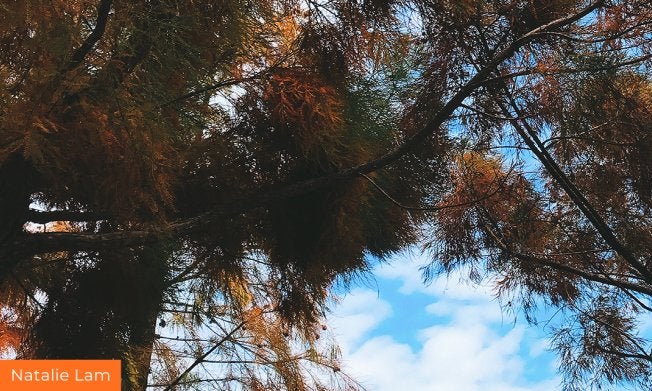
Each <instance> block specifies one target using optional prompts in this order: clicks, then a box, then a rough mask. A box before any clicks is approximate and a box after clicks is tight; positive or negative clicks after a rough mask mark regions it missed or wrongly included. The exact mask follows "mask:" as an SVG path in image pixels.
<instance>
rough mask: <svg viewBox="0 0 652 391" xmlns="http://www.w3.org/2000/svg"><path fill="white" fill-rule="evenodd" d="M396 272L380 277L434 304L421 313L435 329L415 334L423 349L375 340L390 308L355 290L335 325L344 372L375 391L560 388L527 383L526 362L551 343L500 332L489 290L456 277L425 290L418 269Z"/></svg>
mask: <svg viewBox="0 0 652 391" xmlns="http://www.w3.org/2000/svg"><path fill="white" fill-rule="evenodd" d="M401 263H402V264H401ZM392 265H394V266H392ZM392 265H383V266H381V267H379V268H378V269H377V271H376V275H377V276H378V277H379V278H382V279H390V280H398V281H400V282H401V288H400V289H399V292H400V293H401V294H402V295H405V296H406V297H409V295H411V294H414V293H423V294H427V295H429V296H431V297H433V303H431V304H429V305H427V306H426V307H425V308H424V309H423V311H424V317H427V316H428V315H434V317H429V319H433V318H434V319H435V320H433V323H432V325H431V326H430V327H426V328H422V329H420V330H417V329H415V330H413V335H414V336H417V337H418V341H420V343H421V345H420V346H410V345H409V344H407V343H402V342H399V341H397V340H396V339H395V338H394V337H393V336H392V335H375V334H374V332H373V331H374V329H376V328H377V327H378V326H379V325H380V324H381V323H382V322H383V321H384V320H385V319H387V318H388V317H390V316H391V303H389V302H387V301H385V300H381V299H379V298H378V293H377V292H375V291H372V290H368V289H356V290H354V291H353V292H352V294H350V295H347V296H345V297H344V298H343V300H342V302H341V304H340V306H338V307H337V308H335V311H334V313H333V314H332V315H331V316H330V317H329V322H330V323H331V325H332V328H333V330H334V332H335V334H336V336H337V338H338V340H339V341H341V342H342V343H341V345H342V352H343V360H344V369H345V370H346V371H347V372H348V373H349V374H351V375H353V376H354V377H355V378H356V379H358V380H359V381H361V382H362V383H363V384H364V385H365V386H366V387H367V388H368V389H369V390H370V391H396V390H410V391H458V390H459V391H526V390H527V391H532V390H534V391H536V390H541V391H544V390H551V389H557V388H558V385H559V379H557V378H551V379H548V380H545V381H542V382H537V383H532V382H529V381H528V380H527V379H526V378H525V365H526V360H527V359H528V358H529V357H534V356H538V355H540V354H541V353H542V352H543V350H544V342H545V339H544V340H541V339H534V338H531V337H529V335H528V330H527V328H526V327H525V326H524V325H520V324H519V325H516V326H514V327H511V328H505V327H502V328H501V327H500V326H505V325H509V321H508V322H505V321H504V320H503V317H502V313H501V310H500V307H499V305H498V303H497V302H496V301H495V300H494V299H493V298H492V296H491V295H490V291H491V289H490V288H489V287H487V286H483V287H478V288H475V287H473V286H470V285H463V284H458V283H457V281H456V280H455V279H454V278H455V277H453V279H448V280H447V279H446V278H445V277H442V278H438V279H436V280H435V281H433V283H432V284H431V285H429V286H424V284H423V282H422V280H421V275H420V272H419V271H418V269H417V267H416V266H415V265H414V264H412V265H406V264H405V263H404V262H400V261H398V262H393V263H392ZM409 266H412V267H409ZM404 327H407V328H409V327H410V325H409V324H405V325H404ZM505 330H507V331H505ZM376 334H377V333H376ZM545 371H546V372H547V371H548V368H545Z"/></svg>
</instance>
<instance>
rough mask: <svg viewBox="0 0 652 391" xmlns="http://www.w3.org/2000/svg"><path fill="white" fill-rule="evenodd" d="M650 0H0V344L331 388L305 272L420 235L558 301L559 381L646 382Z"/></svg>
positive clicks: (152, 380)
mask: <svg viewBox="0 0 652 391" xmlns="http://www.w3.org/2000/svg"><path fill="white" fill-rule="evenodd" d="M650 9H652V7H650V4H649V1H645V0H610V1H595V2H592V1H583V0H582V1H579V0H578V1H538V0H492V1H479V0H463V1H448V0H413V1H408V0H394V1H377V0H334V1H328V2H323V1H300V0H278V1H277V0H264V1H244V0H230V1H221V2H215V1H207V0H192V1H191V0H149V1H142V2H129V1H123V0H94V1H90V0H75V1H55V2H43V1H39V0H29V1H23V2H13V3H6V4H2V5H0V304H1V305H2V309H1V310H0V353H2V354H8V355H11V354H14V355H17V356H19V357H23V358H98V357H106V358H120V359H122V360H123V362H124V363H125V365H124V366H123V369H124V372H125V373H124V378H125V379H127V380H128V383H129V384H130V388H131V389H133V390H143V389H145V388H147V387H153V388H157V389H165V390H168V389H206V388H210V387H213V388H215V389H250V390H263V389H287V390H326V389H356V388H358V386H359V385H357V384H356V383H355V382H354V381H353V380H352V379H350V378H348V377H347V376H346V375H343V374H342V372H341V371H340V364H339V357H338V353H337V349H336V348H334V347H333V344H332V341H330V340H329V338H328V327H327V326H326V325H325V324H323V321H324V320H323V316H324V312H325V309H326V305H327V304H328V302H329V300H330V289H331V287H332V286H333V284H334V283H337V282H338V281H347V280H348V279H350V278H353V277H355V276H356V275H359V274H360V273H362V272H364V271H366V270H367V269H368V268H369V264H368V263H369V259H371V258H373V257H375V258H385V257H386V256H388V255H389V254H392V253H394V252H397V251H399V250H401V249H403V248H405V247H406V246H409V245H413V244H415V243H425V246H426V249H428V250H430V252H431V254H432V257H433V262H432V264H431V265H429V266H428V267H427V268H426V271H427V272H429V273H434V272H451V271H453V270H455V269H457V268H461V267H467V268H469V270H471V275H470V277H471V278H472V279H473V280H476V281H477V280H480V279H491V280H492V281H494V282H495V284H496V294H497V296H499V297H500V298H501V299H502V300H503V302H505V303H509V304H508V306H510V307H512V308H521V309H523V310H524V313H525V314H526V316H527V317H528V319H530V320H531V321H533V322H536V321H537V319H536V311H535V310H534V309H535V307H536V305H537V304H538V303H539V304H543V305H547V306H552V307H557V308H559V309H560V311H559V312H558V313H560V314H562V315H563V316H562V319H560V320H559V322H557V323H556V324H558V326H559V327H558V329H557V330H556V331H553V333H554V338H553V342H554V347H555V348H556V349H557V350H558V351H559V353H560V359H561V360H560V363H561V365H560V369H561V370H562V372H563V373H564V374H565V378H564V379H565V382H564V387H566V388H567V389H569V390H570V389H574V388H575V389H585V388H587V387H593V386H600V385H604V384H610V383H618V382H630V383H631V384H634V385H637V386H640V387H642V388H643V389H646V388H647V389H649V388H650V381H651V380H650V379H651V378H652V374H651V372H652V356H651V355H650V343H651V342H650V339H649V338H646V336H645V335H641V334H639V329H638V327H639V321H640V319H641V318H642V317H643V316H645V314H648V315H649V312H650V311H652V309H651V307H652V305H651V304H650V298H651V297H652V261H651V260H650V259H651V257H652V247H651V245H650V244H651V243H652V237H650V235H651V233H650V232H651V230H650V223H651V221H652V220H651V216H652V214H651V213H652V210H651V208H652V201H651V200H650V197H651V195H652V183H651V182H650V178H651V177H652V175H651V174H652V163H651V160H650V158H649V157H650V154H651V153H652V139H651V137H650V134H651V132H650V126H651V125H652V113H651V111H650V107H651V104H652V85H651V84H650V83H651V78H650V74H649V69H650V65H651V64H650V55H649V53H650V52H651V51H652V35H651V32H650V28H649V26H650V25H652V12H651V11H650ZM426 276H429V275H428V274H427V275H426ZM430 276H431V274H430Z"/></svg>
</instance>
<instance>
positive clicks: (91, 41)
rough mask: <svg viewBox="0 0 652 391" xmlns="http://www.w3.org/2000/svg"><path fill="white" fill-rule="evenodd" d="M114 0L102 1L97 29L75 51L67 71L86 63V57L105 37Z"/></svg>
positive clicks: (96, 21) (98, 9)
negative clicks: (83, 62)
mask: <svg viewBox="0 0 652 391" xmlns="http://www.w3.org/2000/svg"><path fill="white" fill-rule="evenodd" d="M111 3H112V0H102V1H101V2H100V4H99V5H98V6H97V19H96V20H95V28H94V29H93V31H91V33H90V34H89V35H88V37H86V39H85V40H84V43H82V45H81V46H80V47H79V48H77V50H75V52H74V53H73V55H72V57H71V59H70V62H69V63H68V66H66V69H65V71H71V70H73V69H75V68H77V67H78V66H79V64H81V63H82V61H84V58H86V55H88V53H89V52H90V51H91V49H93V46H95V44H96V43H97V42H98V41H99V40H100V38H102V35H104V30H105V29H106V23H107V21H108V19H109V12H110V11H111Z"/></svg>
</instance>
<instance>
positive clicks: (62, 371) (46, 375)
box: [0, 360, 121, 391]
mask: <svg viewBox="0 0 652 391" xmlns="http://www.w3.org/2000/svg"><path fill="white" fill-rule="evenodd" d="M120 383H121V379H120V360H0V390H3V391H5V390H6V391H120Z"/></svg>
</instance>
